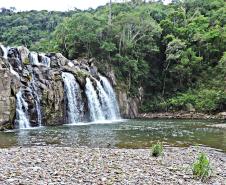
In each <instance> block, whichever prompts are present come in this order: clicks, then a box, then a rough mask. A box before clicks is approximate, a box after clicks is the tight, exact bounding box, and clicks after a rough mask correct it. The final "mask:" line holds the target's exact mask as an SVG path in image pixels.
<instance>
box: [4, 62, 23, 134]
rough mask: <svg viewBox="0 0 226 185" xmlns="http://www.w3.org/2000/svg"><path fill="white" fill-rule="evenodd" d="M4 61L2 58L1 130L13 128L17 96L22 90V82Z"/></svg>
mask: <svg viewBox="0 0 226 185" xmlns="http://www.w3.org/2000/svg"><path fill="white" fill-rule="evenodd" d="M3 63H5V61H4V59H2V58H0V130H2V129H3V127H4V128H12V124H11V123H12V122H13V120H14V117H15V111H16V104H15V95H16V93H17V92H18V90H19V88H20V81H19V79H18V78H17V76H15V75H13V74H12V73H11V72H10V70H9V69H8V68H3V67H5V66H4V65H2V64H3Z"/></svg>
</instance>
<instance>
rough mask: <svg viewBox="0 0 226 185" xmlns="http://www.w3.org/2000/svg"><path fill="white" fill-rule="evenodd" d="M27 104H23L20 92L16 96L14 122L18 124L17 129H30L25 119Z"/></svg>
mask: <svg viewBox="0 0 226 185" xmlns="http://www.w3.org/2000/svg"><path fill="white" fill-rule="evenodd" d="M27 110H28V104H27V103H26V102H25V100H24V98H23V94H22V90H21V89H20V91H19V92H18V93H17V95H16V121H17V122H18V123H19V128H20V129H24V128H30V123H29V120H28V118H27Z"/></svg>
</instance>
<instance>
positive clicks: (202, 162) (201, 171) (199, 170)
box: [192, 153, 212, 181]
mask: <svg viewBox="0 0 226 185" xmlns="http://www.w3.org/2000/svg"><path fill="white" fill-rule="evenodd" d="M192 172H193V175H194V176H196V177H198V178H200V179H201V180H202V181H203V180H205V179H207V178H208V177H210V175H211V172H212V169H211V166H210V162H209V159H208V157H207V155H206V154H205V153H201V154H199V156H198V159H197V160H196V161H195V162H194V163H193V165H192Z"/></svg>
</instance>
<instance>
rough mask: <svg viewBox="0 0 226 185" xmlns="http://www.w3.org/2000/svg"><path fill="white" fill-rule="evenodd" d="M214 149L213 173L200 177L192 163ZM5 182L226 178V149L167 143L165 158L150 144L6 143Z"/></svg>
mask: <svg viewBox="0 0 226 185" xmlns="http://www.w3.org/2000/svg"><path fill="white" fill-rule="evenodd" d="M200 151H204V152H206V153H207V154H208V156H209V158H210V161H211V164H212V168H213V174H212V177H211V178H210V179H208V180H207V181H206V182H204V183H203V182H200V181H199V180H196V179H194V177H193V176H192V171H191V167H190V166H191V164H192V163H193V161H194V160H195V158H196V156H197V154H198V153H199V152H200ZM0 166H1V168H0V184H4V185H8V184H13V185H14V184H21V185H22V184H24V185H25V184H26V185H27V184H35V185H36V184H40V185H41V184H42V185H43V184H48V185H55V184H62V185H63V184H65V185H66V184H67V185H68V184H76V185H79V184H81V185H83V184H85V185H86V184H87V185H88V184H99V185H105V184H123V185H126V184H134V185H138V184H141V185H145V184H149V185H152V184H164V185H167V184H169V185H172V184H181V185H185V184H191V185H194V184H195V185H197V184H214V185H221V184H222V185H225V184H226V154H225V153H222V152H217V151H215V150H213V149H210V148H205V147H189V148H171V147H166V149H165V151H164V155H163V156H162V157H159V158H154V157H151V156H150V150H148V149H107V148H100V149H98V148H97V149H91V148H70V147H49V146H45V147H42V146H40V147H29V148H19V147H17V148H10V149H0Z"/></svg>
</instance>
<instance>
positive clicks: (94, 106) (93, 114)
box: [85, 78, 105, 121]
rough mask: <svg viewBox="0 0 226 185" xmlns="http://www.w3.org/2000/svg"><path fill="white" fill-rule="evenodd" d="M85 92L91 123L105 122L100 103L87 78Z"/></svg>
mask: <svg viewBox="0 0 226 185" xmlns="http://www.w3.org/2000/svg"><path fill="white" fill-rule="evenodd" d="M85 92H86V96H87V99H88V107H89V112H90V119H91V121H100V120H105V117H104V115H103V112H102V109H101V105H100V102H99V100H98V96H97V93H96V91H95V89H94V87H93V84H92V82H91V80H90V79H89V78H86V88H85Z"/></svg>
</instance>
